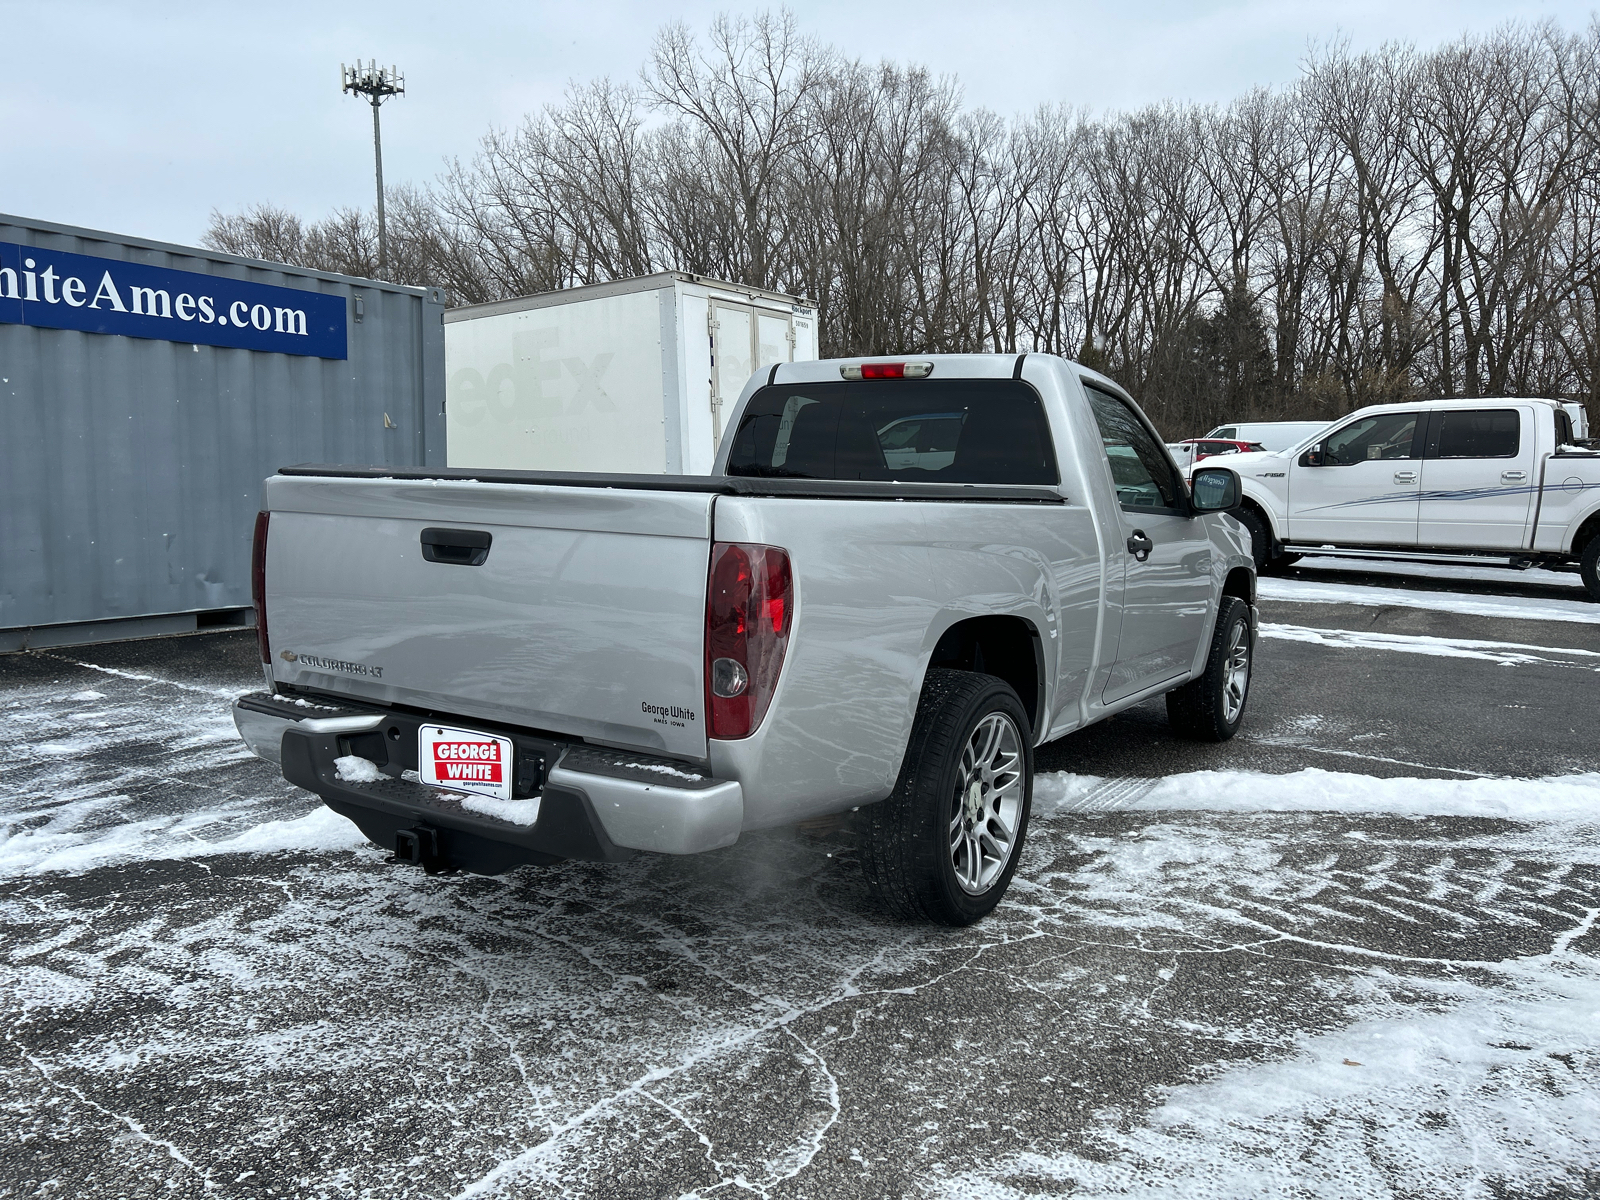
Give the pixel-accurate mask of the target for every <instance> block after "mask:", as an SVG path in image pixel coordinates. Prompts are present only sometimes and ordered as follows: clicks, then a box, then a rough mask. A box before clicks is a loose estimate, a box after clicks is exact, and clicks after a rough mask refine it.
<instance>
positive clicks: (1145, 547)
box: [1128, 529, 1156, 562]
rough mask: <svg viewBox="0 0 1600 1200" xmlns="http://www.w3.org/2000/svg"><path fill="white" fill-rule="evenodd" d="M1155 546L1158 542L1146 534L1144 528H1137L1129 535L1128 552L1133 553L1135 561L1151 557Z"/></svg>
mask: <svg viewBox="0 0 1600 1200" xmlns="http://www.w3.org/2000/svg"><path fill="white" fill-rule="evenodd" d="M1155 548H1156V544H1155V543H1154V542H1152V541H1151V540H1150V539H1149V538H1148V537H1146V536H1145V532H1144V530H1142V529H1135V530H1134V531H1133V533H1132V534H1130V535H1129V537H1128V553H1129V554H1131V555H1133V558H1134V561H1135V562H1143V561H1144V560H1145V559H1147V558H1149V557H1150V551H1152V550H1154V549H1155Z"/></svg>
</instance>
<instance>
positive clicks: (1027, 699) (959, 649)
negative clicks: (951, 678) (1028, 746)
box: [918, 615, 1048, 741]
mask: <svg viewBox="0 0 1600 1200" xmlns="http://www.w3.org/2000/svg"><path fill="white" fill-rule="evenodd" d="M935 667H951V668H954V669H955V670H958V671H977V672H979V673H980V674H984V675H993V676H995V677H997V678H999V679H1003V680H1005V681H1006V682H1007V683H1009V684H1010V685H1011V690H1012V691H1014V692H1016V693H1017V698H1018V699H1019V700H1021V701H1022V707H1023V710H1024V711H1025V712H1026V713H1027V714H1028V720H1029V721H1030V722H1031V723H1032V725H1033V729H1032V733H1033V735H1034V740H1035V741H1037V740H1038V735H1039V730H1040V728H1041V724H1042V723H1043V722H1045V720H1046V718H1047V716H1048V709H1047V707H1046V703H1047V696H1046V680H1047V678H1048V675H1047V673H1046V667H1045V655H1044V639H1043V638H1042V637H1041V636H1040V634H1039V629H1038V626H1036V625H1035V624H1034V623H1033V622H1032V621H1030V620H1028V619H1027V618H1026V617H1020V616H1014V615H989V616H974V617H964V618H962V619H960V620H957V621H955V622H954V623H952V624H951V625H949V626H948V627H947V628H946V629H944V630H943V631H942V632H941V633H940V634H939V638H938V640H937V641H936V642H935V643H934V645H933V650H932V652H931V653H930V655H929V657H928V662H927V665H926V668H925V670H924V673H923V678H924V680H926V678H927V670H931V669H933V668H935ZM918 690H919V692H920V690H921V689H920V688H919V689H918Z"/></svg>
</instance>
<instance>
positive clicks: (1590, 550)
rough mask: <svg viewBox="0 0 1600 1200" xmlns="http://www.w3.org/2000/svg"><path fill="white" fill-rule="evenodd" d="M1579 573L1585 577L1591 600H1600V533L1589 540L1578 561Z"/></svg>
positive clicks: (1584, 583) (1584, 580)
mask: <svg viewBox="0 0 1600 1200" xmlns="http://www.w3.org/2000/svg"><path fill="white" fill-rule="evenodd" d="M1578 571H1579V573H1580V574H1581V575H1582V576H1583V586H1584V590H1586V591H1587V592H1588V593H1589V599H1591V600H1600V533H1597V534H1595V535H1594V536H1593V537H1592V538H1590V539H1589V544H1588V545H1587V546H1585V547H1584V548H1583V554H1582V556H1581V557H1580V558H1579V559H1578Z"/></svg>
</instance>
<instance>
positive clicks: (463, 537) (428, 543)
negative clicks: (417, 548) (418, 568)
mask: <svg viewBox="0 0 1600 1200" xmlns="http://www.w3.org/2000/svg"><path fill="white" fill-rule="evenodd" d="M493 540H494V539H493V538H492V537H490V536H489V535H488V534H487V533H485V532H484V531H483V530H481V529H424V530H423V531H422V557H423V558H425V559H427V560H428V561H429V562H435V563H451V564H453V565H455V566H458V567H481V566H483V564H484V562H485V561H487V559H488V557H489V543H490V542H492V541H493Z"/></svg>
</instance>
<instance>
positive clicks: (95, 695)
mask: <svg viewBox="0 0 1600 1200" xmlns="http://www.w3.org/2000/svg"><path fill="white" fill-rule="evenodd" d="M105 698H106V694H105V693H104V692H73V693H72V695H70V696H68V697H67V699H68V700H84V701H88V700H104V699H105Z"/></svg>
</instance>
